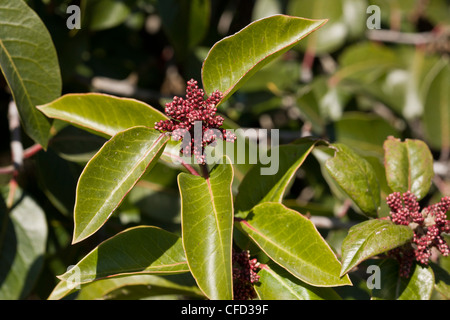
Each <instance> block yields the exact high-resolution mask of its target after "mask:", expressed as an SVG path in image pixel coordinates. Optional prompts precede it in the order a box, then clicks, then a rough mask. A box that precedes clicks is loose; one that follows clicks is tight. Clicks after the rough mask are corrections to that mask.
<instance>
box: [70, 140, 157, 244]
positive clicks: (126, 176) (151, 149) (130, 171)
mask: <svg viewBox="0 0 450 320" xmlns="http://www.w3.org/2000/svg"><path fill="white" fill-rule="evenodd" d="M163 137H165V135H164V134H161V135H160V136H159V137H158V138H157V139H156V140H155V142H153V144H152V145H151V147H150V148H149V149H148V151H147V152H146V153H145V154H144V155H143V156H142V157H141V158H140V159H139V161H137V162H136V164H135V165H134V166H133V167H132V169H131V170H129V171H128V173H127V174H126V175H125V177H124V178H123V179H121V181H120V182H121V183H120V184H119V183H118V184H117V186H116V188H115V189H114V190H113V191H112V192H111V193H110V194H109V196H108V197H107V198H106V199H105V200H104V201H103V204H102V206H101V207H100V209H99V210H98V212H100V211H102V210H103V208H104V206H105V203H108V202H109V201H110V199H111V198H112V196H113V195H114V194H115V192H116V191H117V190H118V189H119V185H120V186H121V185H123V184H124V182H125V181H126V180H128V178H129V177H130V176H131V175H132V173H133V172H135V170H136V168H137V167H138V166H139V165H140V164H141V163H142V162H143V159H145V158H147V156H148V155H149V154H150V153H151V152H152V151H154V150H153V148H154V146H155V145H157V144H158V143H159V142H160V140H161V139H162V138H163ZM162 147H164V144H162V145H161V147H160V148H159V149H158V151H157V152H155V154H154V156H153V157H152V159H154V157H155V156H156V155H157V154H158V152H159V150H161V148H162ZM102 149H103V147H102ZM99 152H100V151H99ZM94 158H96V157H94ZM94 158H93V159H94ZM93 159H91V161H92V160H93ZM152 159H150V161H149V164H150V163H151V162H152ZM91 161H89V163H90V162H91ZM89 163H88V164H87V165H86V168H87V167H88V165H89ZM144 172H145V170H143V172H142V174H143V173H144ZM83 173H85V171H83ZM83 173H82V174H81V176H82V175H83ZM142 174H141V175H140V176H142ZM81 176H80V179H81ZM137 180H139V178H138V179H137ZM137 180H136V181H135V184H136V182H137ZM133 185H134V184H133ZM133 185H132V186H131V187H130V189H128V191H127V192H126V193H125V195H124V196H123V197H122V199H123V198H124V197H125V196H126V195H127V194H128V192H129V191H130V190H131V188H132V187H133ZM122 199H121V200H122ZM121 200H120V201H119V204H120V202H121ZM119 204H117V205H116V206H115V207H114V208H113V209H112V210H111V212H110V213H109V214H108V216H110V215H111V214H112V213H113V212H114V211H115V210H116V209H117V207H118V206H119ZM75 206H76V205H75ZM98 212H97V213H98ZM96 216H97V214H95V215H93V216H92V217H91V218H90V219H89V222H88V223H87V224H86V227H85V228H84V229H83V231H85V230H86V229H88V227H89V226H90V225H91V224H92V222H93V221H94V218H95V217H96ZM76 225H77V224H75V226H76ZM99 228H100V227H99ZM99 228H97V229H96V230H98V229H99ZM75 234H76V233H75V232H74V240H75ZM90 234H91V233H90ZM82 235H83V232H81V233H80V235H79V236H78V237H77V239H78V241H77V242H79V241H81V240H83V239H85V238H86V237H82ZM74 240H73V241H74Z"/></svg>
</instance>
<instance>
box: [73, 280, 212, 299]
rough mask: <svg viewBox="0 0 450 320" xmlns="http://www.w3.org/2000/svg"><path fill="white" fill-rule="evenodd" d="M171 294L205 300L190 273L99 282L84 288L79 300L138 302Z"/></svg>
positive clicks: (78, 297)
mask: <svg viewBox="0 0 450 320" xmlns="http://www.w3.org/2000/svg"><path fill="white" fill-rule="evenodd" d="M169 294H176V295H183V296H184V297H186V296H187V297H190V298H204V296H203V294H202V293H201V291H200V290H199V289H198V287H197V286H196V284H195V281H194V279H193V278H192V276H191V275H190V274H189V273H183V274H174V275H165V276H157V275H150V274H146V275H132V276H121V277H116V278H111V279H102V280H97V281H94V282H92V283H88V284H86V285H84V286H83V287H82V289H81V290H80V293H79V294H78V296H77V300H94V299H96V300H98V299H105V300H137V299H143V298H149V297H153V296H164V295H169Z"/></svg>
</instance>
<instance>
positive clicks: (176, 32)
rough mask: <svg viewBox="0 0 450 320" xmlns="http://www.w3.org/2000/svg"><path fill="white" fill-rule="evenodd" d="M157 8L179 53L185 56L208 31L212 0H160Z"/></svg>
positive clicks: (166, 30)
mask: <svg viewBox="0 0 450 320" xmlns="http://www.w3.org/2000/svg"><path fill="white" fill-rule="evenodd" d="M157 9H158V11H159V15H160V17H161V21H162V25H163V28H164V30H165V32H166V33H167V36H168V38H169V39H170V41H171V43H172V45H173V46H174V47H175V49H176V50H177V55H180V56H185V55H186V53H187V52H188V51H189V50H190V49H192V48H194V47H195V46H196V45H197V44H198V43H199V42H200V41H201V40H203V38H204V36H205V35H206V33H207V32H208V27H209V19H210V14H211V13H210V11H211V1H210V0H159V1H157Z"/></svg>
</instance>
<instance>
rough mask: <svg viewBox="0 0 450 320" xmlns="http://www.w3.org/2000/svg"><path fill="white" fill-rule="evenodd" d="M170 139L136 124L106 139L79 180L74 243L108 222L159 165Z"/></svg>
mask: <svg viewBox="0 0 450 320" xmlns="http://www.w3.org/2000/svg"><path fill="white" fill-rule="evenodd" d="M168 139H169V138H168V137H166V136H165V135H164V134H161V133H159V132H157V131H155V130H153V129H149V128H145V127H134V128H131V129H128V130H125V131H122V132H119V133H118V134H116V135H115V136H114V137H113V138H111V140H109V141H108V142H107V143H105V145H104V146H103V147H102V148H101V149H100V150H99V152H98V153H97V154H96V155H95V156H94V157H93V158H92V159H91V160H90V161H89V162H88V164H87V165H86V167H85V168H84V170H83V172H82V173H81V176H80V178H79V180H78V185H77V193H76V202H75V209H74V220H75V229H74V232H73V243H76V242H79V241H82V240H83V239H85V238H87V237H89V236H90V235H92V234H93V233H94V232H96V231H97V230H98V229H99V228H100V227H101V226H102V225H103V224H104V223H105V222H106V220H107V219H108V218H109V217H110V216H111V214H112V213H113V212H114V210H115V209H117V207H118V206H119V204H120V203H121V202H122V200H123V198H124V197H125V196H126V195H127V194H128V192H129V191H130V190H131V188H132V187H133V186H134V185H135V184H136V182H137V181H138V180H139V179H140V178H141V176H142V175H143V174H144V173H145V171H146V170H147V169H148V170H150V168H151V167H152V166H153V165H155V163H156V161H157V160H158V158H159V157H160V155H161V153H162V151H163V150H164V146H165V144H166V143H167V141H168Z"/></svg>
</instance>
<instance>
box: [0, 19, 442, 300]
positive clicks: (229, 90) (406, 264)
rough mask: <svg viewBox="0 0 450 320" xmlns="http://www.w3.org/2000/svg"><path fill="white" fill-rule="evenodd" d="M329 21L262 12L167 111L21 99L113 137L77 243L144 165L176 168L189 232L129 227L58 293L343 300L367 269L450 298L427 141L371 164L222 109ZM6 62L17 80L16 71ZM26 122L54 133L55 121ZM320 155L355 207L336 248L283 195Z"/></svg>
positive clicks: (109, 99)
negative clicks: (258, 134) (254, 134)
mask: <svg viewBox="0 0 450 320" xmlns="http://www.w3.org/2000/svg"><path fill="white" fill-rule="evenodd" d="M326 22H327V21H326V20H312V19H305V18H299V17H294V16H288V15H273V16H270V17H267V18H263V19H260V20H256V21H255V22H253V23H251V24H249V25H248V26H246V27H245V28H243V29H242V30H241V31H239V32H237V33H235V34H234V35H232V36H229V37H226V38H224V39H222V40H221V41H219V42H217V43H216V44H215V45H214V46H212V48H211V49H210V51H209V53H208V54H207V56H206V58H205V60H204V61H203V65H202V70H201V76H202V77H201V80H200V79H191V80H189V81H188V82H187V84H186V94H185V96H176V97H174V98H173V99H172V101H168V102H167V103H166V104H165V110H164V112H161V111H159V110H158V109H157V108H154V107H152V106H150V105H148V104H146V103H144V102H141V101H138V100H135V99H129V98H120V97H116V96H112V95H107V94H100V93H82V94H73V93H71V94H66V95H63V96H61V97H59V98H55V97H54V96H53V97H52V96H50V97H49V99H47V101H45V103H40V101H38V100H33V101H25V102H24V103H26V104H30V103H31V104H34V105H37V109H36V108H34V109H30V108H29V106H27V105H24V104H23V103H21V102H20V101H18V106H19V110H22V111H23V110H25V111H26V110H33V111H32V112H33V114H36V116H35V117H33V119H34V120H35V121H37V122H39V123H43V124H47V122H46V120H44V119H45V118H47V119H48V118H52V119H56V120H58V121H60V123H65V122H66V123H70V124H71V125H74V126H76V127H79V128H82V129H84V130H86V131H88V132H90V133H95V134H97V135H99V136H102V137H106V138H107V141H106V142H105V143H104V144H103V145H102V147H101V148H100V149H99V150H98V152H97V153H96V154H95V155H94V156H93V157H92V158H90V160H89V161H88V162H87V164H86V165H85V167H84V169H83V171H82V173H81V174H80V176H79V179H78V183H77V187H76V202H75V206H74V212H73V219H74V220H73V221H74V228H73V236H72V244H73V245H78V246H82V245H83V242H86V241H88V240H89V238H91V236H92V235H93V234H95V233H97V232H100V230H101V229H102V227H105V226H106V225H107V224H108V222H109V221H108V220H109V219H110V218H111V217H112V216H113V215H114V213H115V211H116V210H117V209H118V208H119V207H120V206H121V205H124V201H125V200H126V198H127V196H128V195H129V194H130V192H131V191H132V189H133V188H135V187H136V185H137V184H138V183H139V182H140V181H141V180H142V178H143V177H144V176H146V177H151V176H152V175H157V174H159V173H158V170H160V169H161V166H168V167H171V168H175V169H176V170H178V171H179V174H178V175H177V177H176V180H177V185H178V191H179V193H178V196H179V199H180V200H181V221H180V224H181V228H180V232H178V231H172V230H166V229H164V228H162V227H160V226H158V225H137V226H133V227H130V228H127V229H125V230H120V231H119V232H117V234H115V235H113V236H112V237H110V238H108V239H106V240H105V241H103V242H101V243H98V244H96V245H95V247H94V248H93V249H92V250H91V251H90V252H89V253H88V254H86V255H85V256H84V257H83V258H82V259H81V260H79V261H78V263H76V264H75V265H72V266H70V268H68V270H67V272H66V273H64V274H61V275H59V276H58V278H59V280H60V282H59V283H58V284H57V286H56V287H55V288H54V290H53V292H52V293H51V295H50V297H49V299H61V298H64V297H66V296H70V295H72V294H77V293H80V292H81V294H83V290H85V289H86V288H94V289H95V287H96V286H98V288H101V287H102V286H106V287H108V286H110V287H111V288H120V287H121V286H127V285H135V286H139V285H142V286H143V288H144V290H145V288H147V286H148V285H150V286H151V287H153V288H159V289H160V290H162V291H164V290H165V291H164V292H165V294H167V293H172V294H177V295H182V296H187V297H194V298H197V299H211V300H216V299H223V300H232V299H235V300H248V299H262V300H272V299H286V300H287V299H337V300H338V299H343V298H345V290H344V289H345V287H346V286H354V283H353V280H352V274H360V275H362V276H363V278H364V279H367V283H365V282H364V281H363V282H361V283H360V284H359V285H360V286H361V287H363V288H362V289H361V290H366V291H367V292H369V294H370V296H371V298H372V299H430V298H431V295H432V292H433V290H435V289H436V290H438V291H439V292H441V293H442V294H443V295H446V296H447V297H448V296H449V294H448V292H449V289H448V288H449V287H448V282H445V281H446V280H445V279H448V274H447V273H446V271H444V270H442V269H441V268H439V267H438V266H437V264H435V261H436V259H438V258H439V256H440V255H442V256H448V254H449V247H448V245H447V243H446V240H445V235H446V234H448V233H449V229H450V226H449V221H448V218H447V216H446V214H447V212H448V210H449V208H450V198H449V197H445V196H444V197H442V198H440V199H432V200H433V201H434V204H431V205H429V206H424V207H422V206H421V204H420V201H421V200H423V199H424V198H425V197H427V194H428V192H429V189H430V187H431V184H432V179H433V176H434V172H433V157H432V154H431V152H430V150H429V149H428V147H427V145H426V144H425V143H424V142H422V141H421V140H417V139H406V140H400V139H398V138H394V137H392V136H389V137H386V139H385V143H384V146H383V154H384V162H383V163H382V162H378V163H377V164H376V165H375V164H374V163H372V162H371V161H369V160H368V158H367V157H364V156H363V154H362V153H361V152H360V150H355V149H354V148H352V147H350V146H348V145H346V144H344V143H332V142H330V141H327V140H325V139H321V138H315V137H313V136H311V137H308V136H306V137H303V138H300V139H298V140H295V141H293V142H291V143H286V144H277V142H278V141H277V137H278V136H277V132H276V130H277V129H274V130H273V134H272V140H271V144H270V148H269V150H266V149H265V150H262V149H263V147H265V146H261V144H259V145H258V144H256V146H254V149H251V150H252V151H249V150H250V144H251V143H250V142H249V141H247V140H246V139H245V136H243V135H242V132H239V130H238V129H239V128H238V127H236V126H234V125H233V124H232V123H231V122H228V121H227V120H226V119H225V117H224V116H222V115H220V114H219V113H218V110H219V109H218V107H220V106H223V105H222V104H224V103H225V102H226V101H227V100H228V99H229V98H230V97H231V96H232V95H233V94H234V93H235V92H236V91H238V90H239V89H240V88H241V87H242V85H243V84H244V83H245V82H246V81H247V80H248V79H249V78H250V77H252V76H254V75H255V73H257V71H258V70H260V69H261V68H263V67H264V66H266V65H267V64H268V63H269V62H271V61H273V60H274V59H276V58H277V57H280V56H281V55H282V54H284V53H286V52H287V51H288V50H290V49H291V48H293V47H294V46H295V45H297V44H298V43H299V42H301V40H302V39H303V38H305V37H307V36H308V35H310V34H311V33H316V32H321V30H318V29H320V28H321V27H322V26H323V25H325V24H326ZM0 32H1V31H0ZM0 57H1V56H0ZM5 74H6V76H7V78H8V75H11V78H8V79H12V80H11V81H14V70H9V71H8V70H7V71H6V72H5ZM43 81H44V80H43ZM45 81H46V83H49V82H48V79H45ZM13 84H14V83H13ZM17 86H18V88H19V89H20V84H17ZM58 90H60V88H56V91H58ZM21 97H22V95H18V96H17V98H18V99H20V98H21ZM22 113H23V112H22ZM29 127H32V128H33V129H34V131H33V132H31V134H30V136H31V137H32V138H34V139H35V140H36V141H37V142H38V143H41V144H42V145H44V146H45V145H46V142H47V139H48V134H47V133H46V132H47V131H45V130H47V129H48V128H47V126H44V125H42V126H36V125H33V124H29ZM39 127H40V128H41V129H42V131H39V130H37V129H36V128H39ZM25 129H26V128H25ZM266 142H267V141H266ZM263 151H264V152H263ZM242 152H244V153H245V152H247V153H245V155H244V156H243V157H242V159H240V158H239V156H240V155H241V153H242ZM252 152H253V153H252ZM255 154H257V155H259V157H258V158H257V160H256V161H255V162H253V163H249V159H250V158H251V157H252V156H253V155H255ZM208 155H209V157H208ZM310 158H311V159H315V160H316V161H317V163H318V164H319V165H320V167H321V170H322V171H321V172H322V175H323V178H324V179H325V180H326V181H327V182H328V184H329V185H330V187H331V188H332V189H333V190H335V191H336V194H339V196H340V197H341V199H343V202H345V203H346V204H347V205H348V207H350V208H351V209H352V210H354V211H355V212H356V213H358V214H359V218H360V219H359V220H357V223H355V224H353V225H352V226H351V227H350V229H349V230H348V234H345V236H344V238H343V240H342V241H341V245H339V246H338V247H336V246H334V245H333V246H331V245H330V244H329V241H327V240H326V239H325V237H324V234H323V233H322V232H319V229H318V227H317V226H316V225H315V221H314V220H313V219H311V218H310V216H309V214H308V213H307V212H302V210H296V209H295V208H294V207H293V206H287V205H286V203H285V202H284V200H285V195H286V193H287V191H288V190H289V188H291V187H292V184H293V182H294V178H295V177H296V173H297V172H299V170H300V169H301V167H302V166H303V165H304V164H305V162H306V161H308V160H309V159H310ZM211 159H212V161H211ZM239 160H242V161H239ZM380 168H381V170H380ZM269 169H270V170H269ZM382 188H383V190H386V189H387V190H389V191H390V192H389V194H388V195H387V196H386V195H385V196H383V194H384V193H383V192H382ZM150 205H151V204H150ZM382 212H385V213H387V214H385V215H382V214H381V213H382ZM336 248H337V249H336ZM369 267H371V268H370V269H369ZM366 270H374V272H375V273H373V272H372V273H369V272H366ZM145 277H147V278H145ZM152 277H153V278H152ZM144 278H145V279H146V280H144ZM149 279H150V280H151V281H150V280H149Z"/></svg>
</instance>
